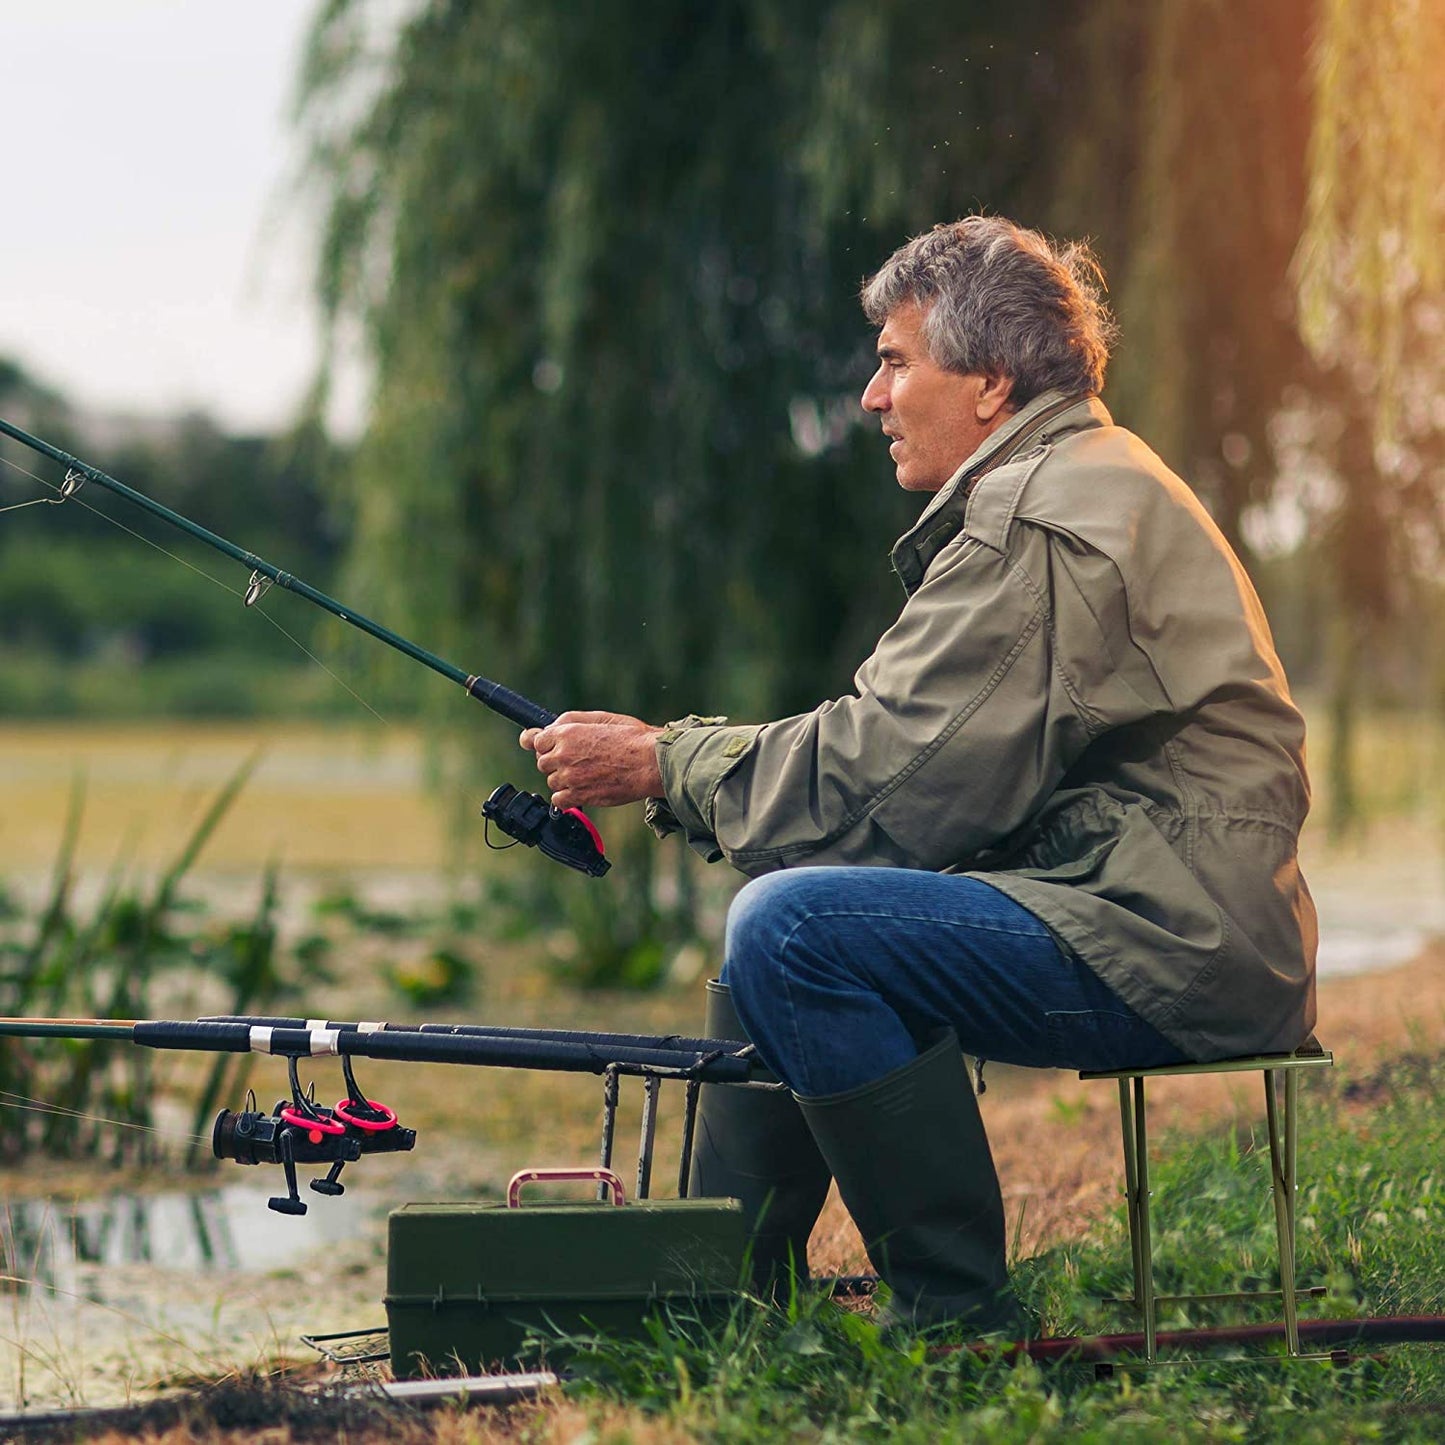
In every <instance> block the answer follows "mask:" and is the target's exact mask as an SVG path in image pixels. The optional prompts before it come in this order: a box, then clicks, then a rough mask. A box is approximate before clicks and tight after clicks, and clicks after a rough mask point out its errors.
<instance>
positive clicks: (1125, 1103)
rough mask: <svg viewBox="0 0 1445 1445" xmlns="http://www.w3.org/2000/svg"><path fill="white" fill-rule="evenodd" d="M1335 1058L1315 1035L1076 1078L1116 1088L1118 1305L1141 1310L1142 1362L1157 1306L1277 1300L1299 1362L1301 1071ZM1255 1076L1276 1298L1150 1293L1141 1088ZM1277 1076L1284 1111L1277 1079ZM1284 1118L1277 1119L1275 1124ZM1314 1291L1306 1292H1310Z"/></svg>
mask: <svg viewBox="0 0 1445 1445" xmlns="http://www.w3.org/2000/svg"><path fill="white" fill-rule="evenodd" d="M1334 1061H1335V1058H1334V1055H1333V1054H1332V1053H1330V1051H1329V1050H1328V1049H1326V1048H1323V1047H1322V1046H1321V1044H1320V1042H1319V1040H1318V1039H1317V1038H1315V1036H1314V1035H1313V1034H1311V1035H1310V1037H1309V1038H1307V1039H1306V1040H1305V1041H1304V1043H1302V1044H1301V1045H1300V1046H1299V1047H1298V1048H1297V1049H1294V1050H1292V1051H1291V1052H1289V1053H1283V1054H1252V1055H1248V1056H1245V1057H1241V1058H1232V1059H1216V1060H1213V1061H1211V1062H1209V1063H1202V1064H1197V1063H1184V1064H1161V1065H1158V1066H1156V1067H1153V1068H1143V1069H1099V1070H1090V1071H1086V1072H1083V1073H1080V1075H1079V1077H1080V1078H1081V1079H1113V1080H1115V1081H1116V1082H1117V1083H1118V1085H1119V1123H1120V1126H1121V1129H1122V1132H1123V1137H1124V1194H1125V1203H1126V1212H1127V1216H1128V1220H1129V1247H1130V1251H1131V1253H1132V1254H1133V1264H1134V1295H1133V1298H1132V1299H1129V1300H1125V1301H1122V1303H1126V1304H1131V1305H1133V1306H1134V1307H1135V1308H1136V1309H1138V1310H1139V1312H1140V1314H1141V1315H1142V1316H1143V1323H1144V1357H1145V1359H1146V1360H1147V1361H1149V1362H1151V1363H1152V1362H1153V1361H1154V1359H1155V1358H1156V1353H1157V1340H1158V1306H1159V1303H1160V1301H1161V1299H1163V1300H1166V1301H1167V1302H1169V1303H1171V1304H1177V1303H1188V1302H1189V1301H1190V1300H1194V1301H1201V1300H1206V1299H1207V1300H1210V1301H1218V1300H1221V1299H1255V1298H1260V1297H1261V1296H1270V1295H1274V1294H1276V1293H1277V1294H1278V1296H1279V1298H1280V1301H1281V1304H1282V1306H1283V1313H1284V1326H1285V1341H1286V1344H1287V1347H1288V1350H1289V1353H1290V1354H1291V1355H1293V1356H1296V1357H1298V1356H1299V1355H1300V1340H1299V1314H1298V1307H1297V1296H1298V1294H1299V1293H1300V1291H1299V1289H1298V1287H1297V1285H1296V1283H1295V1257H1294V1246H1295V1217H1294V1205H1295V1188H1296V1184H1295V1163H1296V1155H1297V1152H1298V1128H1297V1123H1298V1121H1297V1117H1296V1116H1297V1114H1298V1099H1299V1071H1300V1070H1301V1069H1306V1068H1329V1067H1331V1066H1332V1065H1333V1064H1334ZM1254 1071H1258V1072H1259V1073H1261V1074H1262V1075H1263V1076H1264V1104H1265V1116H1266V1119H1267V1122H1268V1125H1269V1157H1270V1180H1271V1192H1272V1194H1273V1196H1274V1217H1275V1233H1276V1236H1277V1238H1278V1241H1279V1280H1280V1288H1279V1290H1278V1291H1263V1290H1258V1291H1250V1292H1248V1293H1246V1294H1237V1295H1168V1296H1160V1295H1158V1294H1157V1293H1156V1292H1155V1289H1154V1248H1153V1239H1152V1226H1151V1220H1150V1211H1149V1131H1148V1124H1147V1119H1146V1114H1145V1098H1144V1092H1145V1089H1144V1086H1145V1082H1146V1080H1148V1079H1158V1078H1167V1077H1169V1076H1172V1075H1185V1074H1240V1073H1248V1072H1254ZM1281 1075H1283V1084H1284V1088H1283V1094H1284V1099H1283V1107H1282V1108H1281V1101H1280V1092H1281V1091H1280V1076H1281ZM1281 1116H1282V1117H1281ZM1315 1292H1316V1291H1307V1293H1315Z"/></svg>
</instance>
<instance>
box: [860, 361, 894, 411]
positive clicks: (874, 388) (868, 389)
mask: <svg viewBox="0 0 1445 1445" xmlns="http://www.w3.org/2000/svg"><path fill="white" fill-rule="evenodd" d="M862 404H863V410H864V411H887V410H888V406H889V402H888V385H887V379H886V377H885V376H884V374H883V368H882V367H881V366H880V367H879V368H878V370H877V371H875V372H874V373H873V375H872V377H871V378H870V379H869V382H868V385H867V386H865V387H864V388H863V396H862Z"/></svg>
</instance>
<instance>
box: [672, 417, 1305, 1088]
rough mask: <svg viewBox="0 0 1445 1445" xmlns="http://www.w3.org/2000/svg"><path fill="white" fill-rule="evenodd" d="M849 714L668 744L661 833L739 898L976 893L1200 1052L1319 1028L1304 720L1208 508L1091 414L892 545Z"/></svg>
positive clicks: (1300, 1036) (1002, 433)
mask: <svg viewBox="0 0 1445 1445" xmlns="http://www.w3.org/2000/svg"><path fill="white" fill-rule="evenodd" d="M893 565H894V567H895V569H896V570H897V572H898V574H899V576H900V577H901V578H902V580H903V585H904V587H905V589H906V590H907V593H908V600H907V602H906V603H905V605H904V607H903V611H902V612H901V614H900V615H899V617H898V620H897V621H896V622H895V623H894V624H893V626H892V627H890V628H889V629H888V631H887V632H886V633H885V634H884V635H883V637H882V638H881V639H880V640H879V642H878V646H877V648H876V650H875V651H874V653H873V655H872V656H871V657H870V658H869V659H868V660H867V661H866V662H865V663H864V664H863V665H862V667H861V668H860V669H859V670H858V673H857V676H856V678H855V679H854V685H855V687H856V689H857V691H856V694H854V695H850V696H847V697H841V698H838V699H835V700H834V701H832V702H825V703H823V704H822V705H821V706H819V707H817V708H815V709H814V710H813V711H812V712H810V713H805V714H803V715H801V716H799V717H791V718H785V719H783V720H782V721H779V722H771V723H765V724H762V725H759V726H748V727H729V726H725V725H723V723H724V721H725V720H723V719H700V718H689V719H686V720H684V721H683V722H682V723H678V724H674V725H672V726H671V727H669V729H668V730H667V731H666V732H664V733H663V735H662V737H661V738H660V739H659V743H658V760H659V762H660V765H661V768H662V778H663V786H664V789H665V792H666V799H665V802H664V801H663V800H656V801H655V803H654V804H653V805H652V807H651V808H650V810H649V814H650V820H651V821H652V823H653V826H654V827H655V828H656V829H657V830H658V831H659V832H661V833H666V832H670V831H674V830H676V829H677V828H681V829H682V830H683V831H684V832H685V833H686V835H687V837H688V840H689V842H691V843H692V844H693V846H694V847H696V848H697V849H698V850H699V851H700V852H702V853H703V854H704V856H706V857H709V858H711V859H717V858H719V857H725V858H727V860H728V861H729V862H730V863H731V864H732V865H733V866H734V867H735V868H738V869H740V870H741V871H742V872H744V873H748V874H760V873H766V872H769V871H771V870H773V869H776V868H789V867H798V866H804V865H811V864H827V863H834V864H873V865H884V866H888V865H892V866H895V867H900V868H926V869H932V870H935V871H942V872H948V873H968V874H969V875H970V876H973V877H977V878H981V879H983V880H984V881H986V882H988V883H990V884H992V885H993V886H994V887H995V888H997V889H999V890H1000V891H1002V892H1004V893H1006V894H1008V895H1009V896H1010V897H1011V898H1013V899H1015V900H1017V901H1018V902H1019V903H1021V904H1022V905H1023V906H1024V907H1025V908H1027V909H1029V910H1030V911H1031V912H1032V913H1034V914H1035V915H1037V916H1038V917H1039V918H1040V919H1042V920H1043V921H1044V922H1045V923H1046V924H1047V925H1048V926H1049V928H1050V929H1051V930H1052V931H1053V932H1054V933H1055V934H1056V935H1057V937H1058V938H1059V939H1061V940H1062V941H1063V942H1064V943H1065V944H1066V945H1067V946H1068V947H1069V948H1070V949H1071V950H1072V951H1073V953H1074V954H1076V955H1077V956H1078V957H1079V958H1080V959H1082V960H1083V961H1084V962H1085V963H1086V964H1087V965H1088V966H1089V967H1090V968H1092V969H1094V970H1095V972H1097V973H1098V975H1099V976H1100V977H1101V978H1102V979H1103V980H1104V981H1105V983H1107V984H1108V985H1109V986H1110V987H1111V988H1112V989H1113V990H1114V991H1115V992H1116V993H1117V994H1119V995H1120V996H1121V997H1122V998H1124V999H1125V1000H1126V1001H1127V1002H1128V1003H1129V1004H1130V1005H1131V1006H1132V1007H1133V1008H1134V1009H1135V1010H1137V1012H1139V1013H1140V1014H1141V1015H1143V1017H1144V1018H1146V1019H1147V1020H1149V1022H1151V1023H1152V1024H1153V1025H1154V1026H1155V1027H1156V1028H1158V1029H1159V1030H1160V1031H1161V1032H1162V1033H1164V1034H1166V1035H1167V1036H1168V1037H1169V1038H1170V1039H1171V1040H1173V1041H1174V1042H1175V1043H1176V1044H1178V1045H1179V1047H1180V1048H1181V1049H1183V1050H1185V1051H1186V1052H1187V1053H1188V1054H1189V1055H1190V1056H1191V1057H1194V1058H1198V1059H1211V1058H1222V1057H1228V1056H1230V1055H1235V1054H1243V1053H1253V1052H1260V1051H1267V1050H1285V1049H1291V1048H1293V1047H1295V1046H1296V1045H1297V1044H1299V1043H1300V1042H1302V1041H1303V1040H1304V1038H1305V1037H1306V1036H1307V1035H1308V1033H1309V1031H1310V1029H1311V1028H1312V1027H1313V1024H1314V1017H1315V1004H1314V954H1315V943H1316V927H1315V914H1314V906H1313V904H1312V902H1311V900H1310V895H1309V890H1308V889H1307V888H1306V886H1305V882H1304V879H1303V878H1302V877H1301V875H1300V871H1299V866H1298V861H1297V857H1296V845H1297V842H1298V838H1299V830H1300V824H1301V823H1302V822H1303V821H1304V817H1305V813H1306V811H1307V810H1308V807H1309V785H1308V782H1307V781H1306V777H1305V768H1304V724H1303V721H1302V720H1301V718H1300V715H1299V713H1298V711H1297V710H1296V709H1295V707H1294V704H1293V703H1292V702H1291V700H1290V696H1289V691H1288V688H1287V686H1286V684H1285V679H1284V673H1283V671H1282V670H1281V668H1280V664H1279V660H1278V659H1277V657H1276V656H1275V652H1274V646H1273V643H1272V641H1271V638H1270V633H1269V627H1268V624H1267V623H1266V621H1265V618H1264V613H1263V611H1262V610H1261V608H1260V604H1259V600H1258V598H1257V597H1256V596H1255V593H1254V589H1253V588H1252V587H1251V585H1250V583H1249V580H1248V578H1247V577H1246V576H1245V573H1244V571H1243V569H1242V568H1241V566H1240V564H1239V562H1238V561H1237V560H1236V558H1235V556H1234V554H1233V553H1232V552H1231V551H1230V549H1229V547H1228V545H1227V544H1226V542H1225V541H1224V538H1223V537H1222V536H1221V534H1220V532H1219V530H1218V529H1217V528H1216V527H1215V525H1214V523H1213V522H1212V521H1211V520H1210V518H1209V516H1208V514H1207V513H1206V512H1205V510H1204V508H1203V507H1202V506H1201V505H1200V504H1199V502H1198V500H1197V499H1196V498H1195V496H1194V494H1193V493H1192V492H1191V491H1190V490H1189V488H1188V487H1186V486H1185V485H1184V483H1183V482H1181V481H1180V480H1179V479H1178V478H1177V477H1176V476H1174V475H1173V473H1171V472H1170V471H1169V469H1168V468H1167V467H1166V466H1165V465H1164V464H1163V462H1161V461H1160V460H1159V458H1158V457H1157V456H1155V455H1154V453H1153V452H1151V451H1150V450H1149V449H1148V448H1147V447H1146V446H1144V445H1143V443H1142V442H1140V441H1139V439H1138V438H1137V437H1135V436H1133V435H1132V434H1131V433H1129V432H1127V431H1125V430H1124V429H1123V428H1121V427H1116V426H1114V425H1113V423H1112V421H1111V419H1110V417H1109V414H1108V412H1107V411H1106V410H1105V409H1104V407H1103V405H1102V404H1101V403H1100V402H1099V401H1097V400H1095V399H1091V398H1084V399H1078V398H1068V397H1064V396H1061V395H1060V394H1059V393H1057V392H1048V393H1045V394H1044V395H1043V396H1040V397H1038V398H1036V399H1035V400H1034V401H1033V402H1031V403H1030V404H1029V405H1028V406H1027V407H1025V408H1023V409H1022V410H1021V411H1020V412H1019V413H1018V415H1017V416H1015V417H1012V418H1011V419H1010V420H1009V422H1008V423H1007V424H1006V425H1005V426H1003V427H1002V428H1000V429H999V430H998V431H997V432H995V433H994V434H993V435H992V436H991V437H989V439H988V440H987V441H986V442H985V443H984V444H983V446H981V447H980V448H979V449H978V450H977V451H976V452H975V453H974V454H973V456H971V457H970V458H969V459H968V461H967V462H965V463H964V465H963V466H962V468H960V470H959V471H958V473H957V474H956V475H955V476H954V477H953V478H952V479H951V480H950V481H949V482H948V484H947V485H946V486H944V487H943V489H942V490H941V491H939V492H938V494H937V495H936V496H935V497H934V499H933V500H932V502H931V503H930V505H929V507H928V509H927V510H926V511H925V512H924V514H923V516H922V517H921V518H920V519H919V521H918V523H917V525H916V526H914V527H913V528H912V530H911V531H909V532H908V534H907V535H906V536H904V537H903V538H902V539H901V540H900V541H899V542H898V543H897V545H896V546H895V547H894V549H893Z"/></svg>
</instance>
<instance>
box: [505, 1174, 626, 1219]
mask: <svg viewBox="0 0 1445 1445" xmlns="http://www.w3.org/2000/svg"><path fill="white" fill-rule="evenodd" d="M562 1180H574V1181H576V1182H577V1183H579V1184H600V1185H602V1186H603V1188H605V1189H607V1190H610V1191H611V1194H612V1202H613V1203H614V1204H626V1203H627V1195H626V1194H625V1193H624V1191H623V1188H622V1181H621V1180H620V1179H619V1178H618V1177H617V1176H616V1175H615V1174H614V1173H613V1172H612V1171H611V1170H610V1169H600V1168H597V1169H519V1170H517V1172H516V1173H515V1174H514V1175H512V1177H511V1180H510V1181H509V1182H508V1184H507V1208H508V1209H515V1208H517V1206H518V1205H519V1204H520V1203H521V1202H522V1186H523V1185H524V1184H535V1183H538V1182H539V1181H540V1182H543V1183H549V1184H553V1183H557V1182H558V1181H562Z"/></svg>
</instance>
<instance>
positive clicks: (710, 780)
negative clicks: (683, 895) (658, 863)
mask: <svg viewBox="0 0 1445 1445" xmlns="http://www.w3.org/2000/svg"><path fill="white" fill-rule="evenodd" d="M726 722H727V719H726V718H723V717H698V716H697V715H696V714H695V713H694V714H689V715H688V716H687V717H685V718H682V719H680V720H679V721H678V722H673V723H669V724H668V725H667V727H666V728H665V729H664V730H663V731H662V732H661V733H659V734H658V738H657V766H658V769H659V771H660V772H661V773H662V787H663V792H664V794H665V797H662V798H649V799H648V801H647V807H646V811H645V813H644V815H643V816H644V817H645V819H646V821H647V824H648V826H649V827H650V828H651V829H652V830H653V832H655V833H656V834H657V835H658V837H659V838H665V837H667V836H668V835H669V834H670V833H676V832H681V833H683V834H684V836H685V837H686V838H687V842H688V845H689V847H691V848H692V849H694V851H696V852H697V853H700V854H701V855H702V856H703V857H704V858H706V859H707V861H708V862H709V863H716V862H717V861H718V860H719V859H720V858H721V857H722V856H723V853H722V849H721V848H720V847H719V846H718V842H717V838H716V836H715V835H714V833H713V805H714V800H715V799H716V797H717V790H718V788H719V786H720V785H721V784H722V781H723V779H724V778H726V777H727V776H728V774H730V773H731V772H733V771H734V770H735V769H736V768H737V767H738V765H739V764H740V763H741V762H742V760H743V758H745V757H746V756H747V755H748V754H749V753H750V752H751V751H752V750H753V744H754V743H755V742H756V740H757V736H758V734H759V733H760V732H762V730H763V729H762V725H761V724H753V725H750V726H746V727H727V726H724V724H726Z"/></svg>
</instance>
